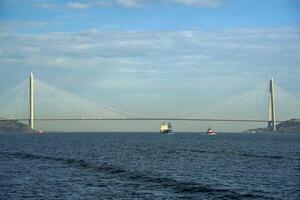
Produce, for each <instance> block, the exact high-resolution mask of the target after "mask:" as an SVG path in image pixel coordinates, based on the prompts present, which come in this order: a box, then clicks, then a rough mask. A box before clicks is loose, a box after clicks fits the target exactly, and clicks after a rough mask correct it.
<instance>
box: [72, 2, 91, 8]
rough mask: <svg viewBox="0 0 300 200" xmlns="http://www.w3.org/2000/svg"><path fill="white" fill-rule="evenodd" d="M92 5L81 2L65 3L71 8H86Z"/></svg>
mask: <svg viewBox="0 0 300 200" xmlns="http://www.w3.org/2000/svg"><path fill="white" fill-rule="evenodd" d="M91 6H92V5H91V4H89V3H81V2H69V3H67V7H68V8H72V9H87V8H90V7H91Z"/></svg>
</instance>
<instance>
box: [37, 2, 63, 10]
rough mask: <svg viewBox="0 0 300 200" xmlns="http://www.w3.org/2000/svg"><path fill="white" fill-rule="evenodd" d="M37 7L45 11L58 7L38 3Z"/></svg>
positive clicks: (51, 4) (52, 4)
mask: <svg viewBox="0 0 300 200" xmlns="http://www.w3.org/2000/svg"><path fill="white" fill-rule="evenodd" d="M35 6H36V7H38V8H43V9H53V8H57V7H58V5H57V4H55V3H38V4H36V5H35Z"/></svg>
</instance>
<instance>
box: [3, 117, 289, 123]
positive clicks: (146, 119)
mask: <svg viewBox="0 0 300 200" xmlns="http://www.w3.org/2000/svg"><path fill="white" fill-rule="evenodd" d="M11 120H17V121H28V120H29V119H25V118H10V119H1V118H0V121H11ZM34 120H35V121H204V122H212V121H215V122H269V121H268V120H265V119H210V118H168V117H166V118H161V117H159V118H155V117H154V118H151V117H150V118H85V117H81V118H36V119H34ZM276 122H283V120H277V121H276Z"/></svg>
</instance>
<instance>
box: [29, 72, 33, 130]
mask: <svg viewBox="0 0 300 200" xmlns="http://www.w3.org/2000/svg"><path fill="white" fill-rule="evenodd" d="M33 82H34V80H33V73H30V76H29V126H30V128H31V129H34V113H33V112H34V109H33V106H34V105H33Z"/></svg>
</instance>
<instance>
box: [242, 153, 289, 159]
mask: <svg viewBox="0 0 300 200" xmlns="http://www.w3.org/2000/svg"><path fill="white" fill-rule="evenodd" d="M241 156H244V157H252V158H271V159H284V158H288V157H283V156H275V155H257V154H249V153H243V154H241ZM288 159H291V158H288Z"/></svg>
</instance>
